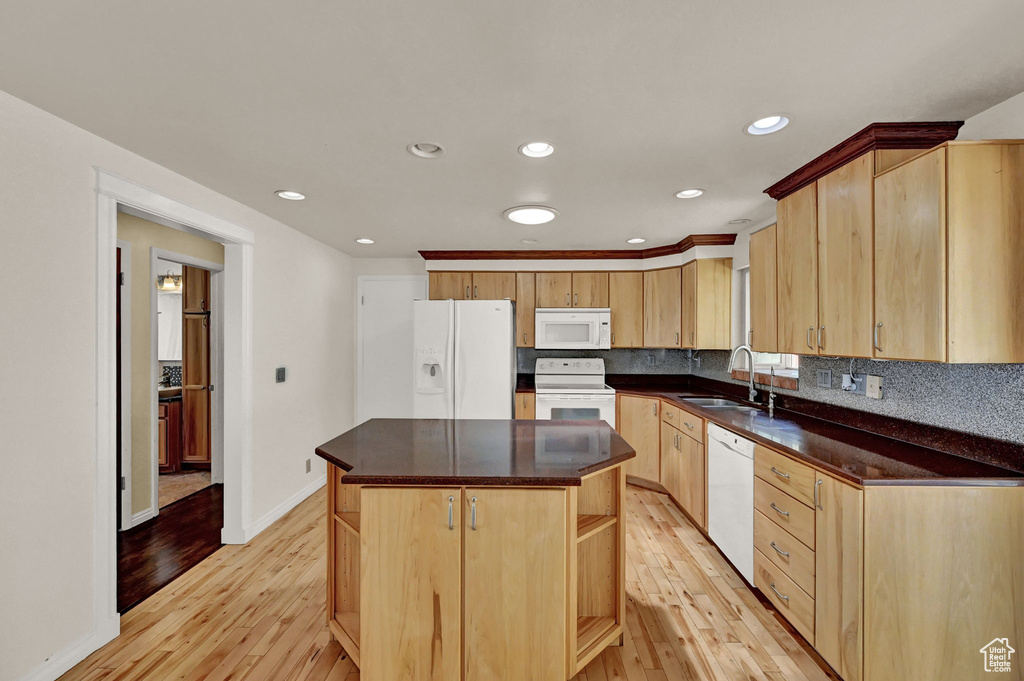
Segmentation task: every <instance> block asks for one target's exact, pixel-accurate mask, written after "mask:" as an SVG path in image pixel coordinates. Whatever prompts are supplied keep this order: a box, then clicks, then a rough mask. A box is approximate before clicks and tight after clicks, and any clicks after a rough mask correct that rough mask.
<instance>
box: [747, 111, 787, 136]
mask: <svg viewBox="0 0 1024 681" xmlns="http://www.w3.org/2000/svg"><path fill="white" fill-rule="evenodd" d="M787 125H789V118H787V117H786V116H783V115H782V114H775V115H774V116H765V117H764V118H759V119H757V120H756V121H751V122H750V123H748V124H747V134H748V135H769V134H771V133H773V132H778V131H779V130H782V129H783V128H784V127H786V126H787Z"/></svg>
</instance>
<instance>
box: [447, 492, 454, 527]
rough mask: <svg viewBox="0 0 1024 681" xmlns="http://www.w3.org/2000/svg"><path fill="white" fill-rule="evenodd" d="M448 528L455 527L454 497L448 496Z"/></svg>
mask: <svg viewBox="0 0 1024 681" xmlns="http://www.w3.org/2000/svg"><path fill="white" fill-rule="evenodd" d="M448 529H449V530H454V529H455V497H448Z"/></svg>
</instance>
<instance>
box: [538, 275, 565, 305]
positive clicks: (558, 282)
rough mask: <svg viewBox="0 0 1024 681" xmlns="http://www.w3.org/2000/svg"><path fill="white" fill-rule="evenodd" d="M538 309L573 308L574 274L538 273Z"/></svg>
mask: <svg viewBox="0 0 1024 681" xmlns="http://www.w3.org/2000/svg"><path fill="white" fill-rule="evenodd" d="M537 307H572V272H538V273H537Z"/></svg>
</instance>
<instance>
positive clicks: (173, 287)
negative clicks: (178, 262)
mask: <svg viewBox="0 0 1024 681" xmlns="http://www.w3.org/2000/svg"><path fill="white" fill-rule="evenodd" d="M156 290H157V291H164V292H171V293H173V292H175V291H180V290H181V275H180V274H171V272H170V271H169V270H168V272H167V274H165V275H160V276H158V277H157V278H156Z"/></svg>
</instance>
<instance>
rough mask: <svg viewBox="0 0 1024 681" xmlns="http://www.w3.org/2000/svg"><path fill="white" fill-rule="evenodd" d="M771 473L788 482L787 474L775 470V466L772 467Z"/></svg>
mask: <svg viewBox="0 0 1024 681" xmlns="http://www.w3.org/2000/svg"><path fill="white" fill-rule="evenodd" d="M771 471H772V473H775V475H777V476H779V477H780V478H785V479H786V480H789V473H783V472H782V471H780V470H777V469H776V468H775V466H772V468H771Z"/></svg>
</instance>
